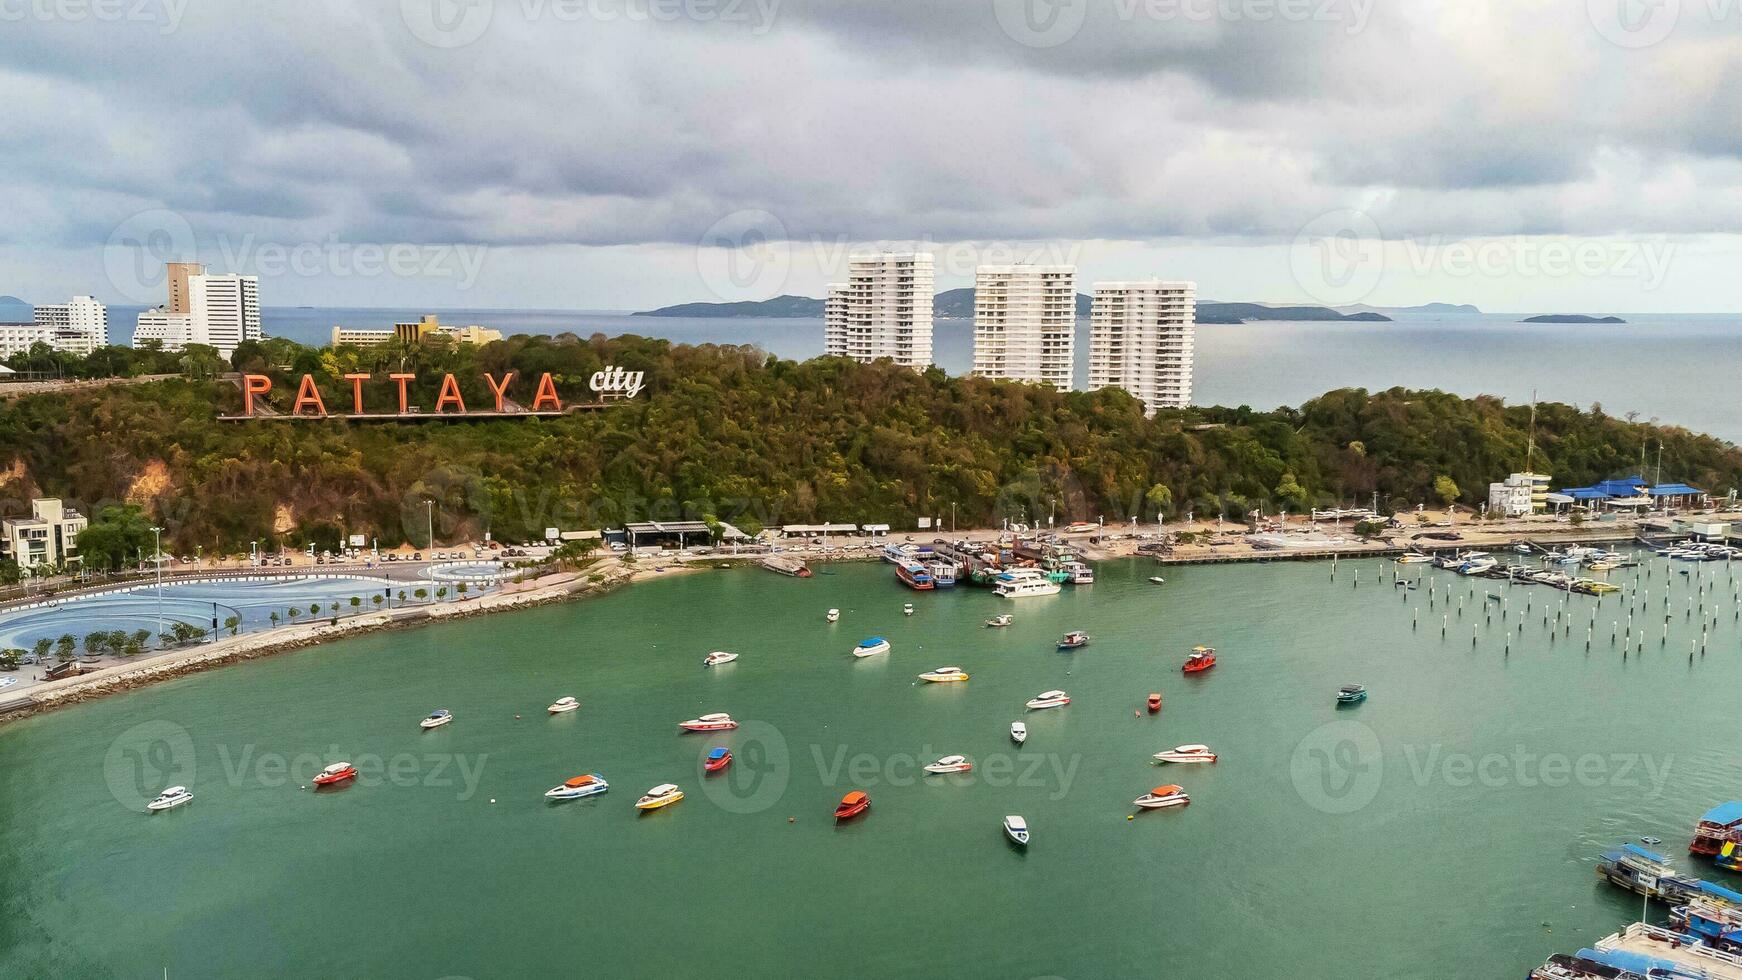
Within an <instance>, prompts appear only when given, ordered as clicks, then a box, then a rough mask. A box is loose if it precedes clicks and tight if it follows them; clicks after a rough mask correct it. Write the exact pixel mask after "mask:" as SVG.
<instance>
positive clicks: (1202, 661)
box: [1180, 646, 1216, 674]
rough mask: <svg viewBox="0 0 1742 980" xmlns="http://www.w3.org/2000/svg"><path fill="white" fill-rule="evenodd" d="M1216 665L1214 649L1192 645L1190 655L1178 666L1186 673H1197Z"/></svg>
mask: <svg viewBox="0 0 1742 980" xmlns="http://www.w3.org/2000/svg"><path fill="white" fill-rule="evenodd" d="M1214 666H1216V651H1215V650H1212V649H1211V648H1209V647H1206V646H1195V647H1192V654H1191V656H1189V657H1187V658H1186V662H1185V663H1184V664H1182V665H1181V666H1180V670H1181V671H1183V672H1185V673H1187V674H1197V673H1201V672H1203V671H1206V670H1209V669H1210V668H1211V667H1214Z"/></svg>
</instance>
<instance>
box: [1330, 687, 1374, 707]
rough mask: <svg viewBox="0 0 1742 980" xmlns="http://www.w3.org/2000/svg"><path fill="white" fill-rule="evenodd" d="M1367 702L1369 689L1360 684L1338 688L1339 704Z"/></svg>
mask: <svg viewBox="0 0 1742 980" xmlns="http://www.w3.org/2000/svg"><path fill="white" fill-rule="evenodd" d="M1365 700H1367V689H1366V688H1365V687H1362V686H1361V685H1360V684H1344V685H1343V686H1342V687H1339V688H1337V703H1338V704H1359V703H1360V702H1362V701H1365Z"/></svg>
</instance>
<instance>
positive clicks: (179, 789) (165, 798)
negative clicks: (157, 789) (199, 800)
mask: <svg viewBox="0 0 1742 980" xmlns="http://www.w3.org/2000/svg"><path fill="white" fill-rule="evenodd" d="M193 798H194V794H192V793H190V792H188V788H187V787H186V786H171V787H170V788H168V789H166V790H164V791H163V792H161V793H159V794H157V799H155V800H152V801H151V802H150V803H147V804H145V809H146V810H148V811H150V812H152V813H161V812H163V811H164V810H173V809H175V808H176V807H178V806H181V805H182V804H183V803H190V802H192V801H193Z"/></svg>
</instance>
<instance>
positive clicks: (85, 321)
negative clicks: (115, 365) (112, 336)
mask: <svg viewBox="0 0 1742 980" xmlns="http://www.w3.org/2000/svg"><path fill="white" fill-rule="evenodd" d="M35 320H36V325H37V326H39V327H48V328H49V329H50V330H53V331H55V333H56V335H57V336H58V337H60V338H61V339H60V342H59V343H58V344H56V345H54V346H55V349H56V350H63V351H66V352H67V353H70V354H79V355H81V356H82V355H85V354H89V353H90V352H92V351H94V350H96V349H97V348H99V347H107V346H108V345H109V310H108V308H107V307H105V306H104V305H103V304H102V303H99V302H97V300H96V299H95V298H93V297H90V296H74V297H73V298H72V301H71V302H69V303H59V304H55V305H51V306H38V307H37V308H36V314H35Z"/></svg>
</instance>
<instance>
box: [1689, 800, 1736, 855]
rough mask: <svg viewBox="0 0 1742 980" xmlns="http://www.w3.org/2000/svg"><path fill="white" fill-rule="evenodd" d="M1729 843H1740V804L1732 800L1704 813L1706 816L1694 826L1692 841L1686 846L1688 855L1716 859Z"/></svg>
mask: <svg viewBox="0 0 1742 980" xmlns="http://www.w3.org/2000/svg"><path fill="white" fill-rule="evenodd" d="M1731 841H1742V803H1738V802H1736V801H1734V800H1732V801H1730V802H1729V803H1722V804H1719V805H1718V806H1715V807H1713V808H1712V809H1710V810H1708V811H1706V815H1705V816H1703V817H1701V818H1700V822H1699V823H1697V824H1695V825H1694V839H1693V841H1691V842H1690V843H1689V844H1688V853H1689V854H1702V855H1705V856H1706V857H1716V856H1717V855H1718V854H1720V853H1721V852H1722V851H1723V848H1724V845H1725V844H1727V843H1729V842H1731Z"/></svg>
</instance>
